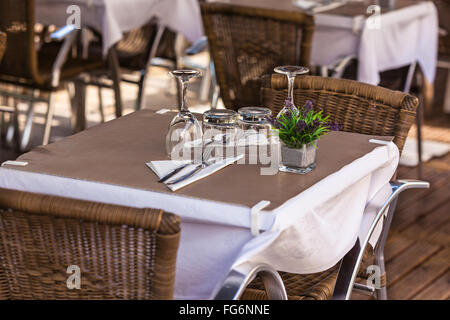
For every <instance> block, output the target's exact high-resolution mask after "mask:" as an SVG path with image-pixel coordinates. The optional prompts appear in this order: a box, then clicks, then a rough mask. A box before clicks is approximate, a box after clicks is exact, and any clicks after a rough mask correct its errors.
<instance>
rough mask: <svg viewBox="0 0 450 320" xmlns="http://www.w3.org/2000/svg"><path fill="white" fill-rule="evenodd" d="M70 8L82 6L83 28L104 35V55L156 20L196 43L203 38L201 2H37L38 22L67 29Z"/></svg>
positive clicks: (194, 0)
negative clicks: (123, 39)
mask: <svg viewBox="0 0 450 320" xmlns="http://www.w3.org/2000/svg"><path fill="white" fill-rule="evenodd" d="M70 5H78V6H80V8H81V22H82V27H83V26H89V27H92V28H94V29H96V30H97V31H99V32H100V33H101V34H102V36H103V51H104V53H106V52H107V51H108V49H109V48H110V47H111V46H113V45H114V44H115V43H116V42H117V41H119V40H120V39H122V36H123V33H124V32H127V31H130V30H133V29H136V28H139V27H140V26H142V25H144V24H146V23H147V22H148V21H150V19H151V18H152V17H158V18H159V21H160V24H161V25H164V26H166V27H168V28H170V29H172V30H174V31H176V32H179V33H180V34H182V35H183V36H185V37H186V38H187V39H188V40H190V41H192V42H195V41H197V40H199V39H200V38H201V36H202V34H203V29H202V25H201V15H200V7H199V6H198V3H197V0H37V1H36V21H37V22H39V23H43V24H55V25H58V26H62V25H65V24H66V21H67V18H68V17H69V15H68V14H67V13H66V10H67V7H68V6H70ZM192 21H200V23H198V22H196V23H192Z"/></svg>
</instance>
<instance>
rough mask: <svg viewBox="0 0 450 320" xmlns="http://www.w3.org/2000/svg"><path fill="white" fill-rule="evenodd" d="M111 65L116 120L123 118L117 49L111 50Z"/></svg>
mask: <svg viewBox="0 0 450 320" xmlns="http://www.w3.org/2000/svg"><path fill="white" fill-rule="evenodd" d="M108 59H109V65H110V68H111V72H112V80H113V88H114V97H115V100H116V118H119V117H121V116H122V111H123V110H122V94H121V92H120V81H121V75H120V65H119V57H118V56H117V51H116V48H115V47H112V48H111V49H109V53H108Z"/></svg>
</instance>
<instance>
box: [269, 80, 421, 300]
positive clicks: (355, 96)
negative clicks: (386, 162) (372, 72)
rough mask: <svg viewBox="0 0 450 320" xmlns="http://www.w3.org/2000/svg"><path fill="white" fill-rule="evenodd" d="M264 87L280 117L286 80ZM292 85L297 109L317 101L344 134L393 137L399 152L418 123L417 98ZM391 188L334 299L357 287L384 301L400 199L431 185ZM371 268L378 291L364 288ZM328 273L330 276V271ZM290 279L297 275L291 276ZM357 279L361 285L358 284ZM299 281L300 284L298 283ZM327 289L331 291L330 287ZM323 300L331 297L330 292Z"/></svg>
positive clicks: (323, 83)
mask: <svg viewBox="0 0 450 320" xmlns="http://www.w3.org/2000/svg"><path fill="white" fill-rule="evenodd" d="M262 82H263V85H262V89H261V95H262V101H263V105H264V106H266V107H268V108H270V109H272V111H273V113H274V114H277V113H278V112H279V110H281V108H282V107H283V105H284V101H285V100H286V98H287V85H288V83H287V79H286V77H284V76H283V75H277V74H274V75H272V76H264V77H263V81H262ZM294 85H295V87H294V101H295V104H296V105H303V104H304V103H305V102H306V101H307V100H313V101H314V102H315V104H314V107H315V108H321V109H323V110H324V113H325V114H328V115H329V116H330V120H332V121H335V122H337V123H339V124H340V125H341V126H342V130H343V131H347V132H356V133H362V134H370V135H380V136H393V137H394V140H393V142H394V143H395V144H396V145H397V147H398V149H399V150H400V153H401V151H402V149H403V146H404V143H405V140H406V137H407V136H408V131H409V129H410V127H411V125H412V123H413V121H414V119H415V111H416V109H417V107H418V104H419V100H418V99H417V98H416V97H413V96H411V95H409V94H405V93H402V92H400V91H392V90H389V89H386V88H381V87H377V86H372V85H369V84H364V83H359V82H356V81H353V80H344V79H333V78H322V77H315V76H299V77H297V78H296V79H295V84H294ZM391 186H392V194H391V196H390V198H389V199H388V200H387V201H386V203H385V206H383V207H382V208H381V209H380V211H379V212H378V214H377V216H376V218H375V219H374V221H373V224H372V227H371V229H370V230H369V235H368V236H367V239H361V240H358V241H357V243H356V244H355V247H354V248H353V249H352V250H351V251H350V252H349V253H348V254H347V256H346V257H345V258H344V259H343V261H342V263H341V265H340V269H339V273H337V282H336V286H335V288H334V290H335V291H334V293H333V296H334V298H338V299H339V298H342V299H344V298H346V299H348V298H350V295H351V290H352V288H353V287H354V286H355V287H356V288H357V289H360V290H362V291H364V292H366V293H367V292H368V293H370V294H373V295H376V296H377V297H378V298H379V299H386V287H385V286H386V274H385V268H384V244H385V241H386V238H387V235H388V233H389V228H390V224H391V221H392V216H393V214H394V211H395V205H396V201H397V197H398V195H399V194H400V193H401V192H403V191H404V190H406V189H409V188H427V187H428V186H429V185H428V183H426V182H420V181H393V182H392V183H391ZM379 223H381V224H382V228H383V229H382V233H381V235H380V237H379V240H378V242H377V244H376V246H375V248H373V247H371V246H370V244H369V243H368V241H369V239H370V236H371V235H372V233H373V231H374V230H375V227H376V226H377V225H378V224H379ZM373 264H377V265H379V266H380V269H381V273H382V274H381V280H380V282H381V288H380V289H377V288H373V287H370V286H368V285H365V284H361V282H363V281H366V280H367V279H368V277H369V274H368V273H367V270H366V268H367V266H370V265H373ZM360 266H361V267H360ZM327 272H328V274H329V271H327ZM336 272H337V271H336ZM298 277H300V276H298ZM316 277H319V275H316ZM290 278H295V276H294V275H292V274H291V275H290ZM357 279H358V280H359V281H360V283H356V284H355V285H354V282H355V280H357ZM299 281H300V283H301V280H300V278H299ZM329 285H330V284H329ZM326 288H327V289H328V288H329V286H327V287H326ZM325 291H326V290H323V292H325ZM288 295H289V290H288ZM323 296H324V297H327V298H329V297H331V295H330V294H329V293H328V291H327V294H326V295H325V294H324V295H323Z"/></svg>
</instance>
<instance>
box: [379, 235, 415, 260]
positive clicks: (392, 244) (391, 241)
mask: <svg viewBox="0 0 450 320" xmlns="http://www.w3.org/2000/svg"><path fill="white" fill-rule="evenodd" d="M413 243H414V240H412V239H409V238H407V237H404V236H402V235H401V234H399V233H395V232H391V233H390V234H389V237H388V239H387V241H386V246H385V247H384V259H385V261H386V263H387V262H389V261H390V260H392V259H393V258H395V257H396V256H398V255H399V254H400V253H401V252H403V251H405V250H406V249H407V248H408V247H410V246H411V245H412V244H413Z"/></svg>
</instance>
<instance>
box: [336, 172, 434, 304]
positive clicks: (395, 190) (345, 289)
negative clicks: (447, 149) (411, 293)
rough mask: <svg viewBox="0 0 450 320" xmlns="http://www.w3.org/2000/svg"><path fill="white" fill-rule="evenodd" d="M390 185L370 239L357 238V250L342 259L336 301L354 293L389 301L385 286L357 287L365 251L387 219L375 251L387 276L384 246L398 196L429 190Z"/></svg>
mask: <svg viewBox="0 0 450 320" xmlns="http://www.w3.org/2000/svg"><path fill="white" fill-rule="evenodd" d="M390 185H391V188H392V193H391V194H390V196H389V197H388V198H387V199H386V201H385V202H384V204H383V205H382V206H381V208H380V209H379V211H378V212H377V214H376V216H375V218H374V220H373V222H372V224H371V226H370V229H369V231H368V233H367V235H366V236H365V238H364V239H362V241H361V239H359V238H358V239H357V241H356V243H355V245H354V247H353V248H352V249H351V250H350V251H349V252H348V253H347V255H346V256H345V257H344V258H343V259H342V262H341V267H340V269H339V274H338V278H337V281H336V285H335V288H334V293H333V300H349V299H350V298H351V294H352V291H353V289H355V290H358V291H362V292H364V293H368V294H371V295H374V296H375V297H377V298H378V299H379V300H386V299H387V292H386V287H385V286H383V287H381V288H375V287H373V286H370V285H364V284H360V283H355V280H356V276H357V274H358V271H359V268H360V266H361V262H362V260H363V255H364V251H365V249H366V246H367V245H368V243H369V240H370V238H371V236H372V235H373V233H374V231H375V229H376V228H377V226H378V224H379V222H380V221H382V218H383V217H384V220H383V228H382V231H381V235H380V237H379V238H378V241H377V244H376V247H375V263H376V264H377V265H378V266H379V267H380V271H381V274H383V273H385V271H386V267H385V262H384V246H385V244H386V239H387V236H388V234H389V229H390V226H391V222H392V218H393V216H394V211H395V208H396V205H397V200H398V196H399V195H400V194H401V193H402V192H403V191H405V190H408V189H426V188H429V187H430V184H429V183H428V182H425V181H419V180H396V181H392V182H391V183H390Z"/></svg>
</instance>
